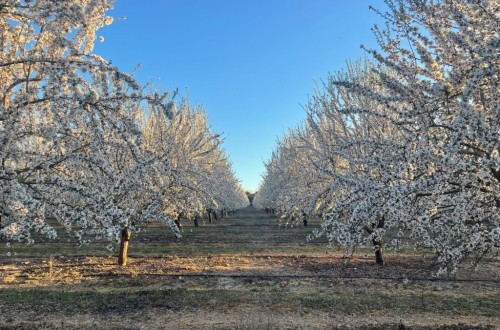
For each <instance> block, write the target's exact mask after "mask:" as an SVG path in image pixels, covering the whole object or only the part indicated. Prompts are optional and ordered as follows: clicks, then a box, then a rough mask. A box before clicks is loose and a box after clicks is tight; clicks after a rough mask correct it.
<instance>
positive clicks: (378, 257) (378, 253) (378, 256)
mask: <svg viewBox="0 0 500 330" xmlns="http://www.w3.org/2000/svg"><path fill="white" fill-rule="evenodd" d="M384 226H385V217H384V216H381V217H380V218H379V219H378V221H376V222H373V223H372V224H371V225H370V226H369V225H367V226H365V230H366V231H367V232H368V233H369V234H372V233H373V232H374V231H375V229H376V228H384ZM372 244H373V248H374V249H375V263H376V264H377V265H384V257H383V255H382V252H383V251H382V238H381V237H375V238H373V239H372Z"/></svg>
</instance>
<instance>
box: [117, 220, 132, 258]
mask: <svg viewBox="0 0 500 330" xmlns="http://www.w3.org/2000/svg"><path fill="white" fill-rule="evenodd" d="M130 236H132V232H131V231H130V229H129V228H128V227H125V228H123V229H122V240H121V243H120V255H119V256H118V265H120V266H126V265H127V250H128V241H130Z"/></svg>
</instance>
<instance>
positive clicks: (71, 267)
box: [0, 208, 500, 329]
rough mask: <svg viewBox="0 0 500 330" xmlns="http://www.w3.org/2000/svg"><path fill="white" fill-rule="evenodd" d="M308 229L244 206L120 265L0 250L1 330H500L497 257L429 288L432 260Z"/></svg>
mask: <svg viewBox="0 0 500 330" xmlns="http://www.w3.org/2000/svg"><path fill="white" fill-rule="evenodd" d="M313 225H314V223H313ZM310 230H311V228H288V229H285V228H283V227H282V226H279V225H278V224H277V222H276V219H274V218H273V217H272V216H271V215H268V214H266V213H264V212H261V211H257V210H255V209H253V208H247V209H244V210H240V211H239V212H238V213H236V214H234V215H232V216H230V217H226V218H224V219H220V220H219V221H217V222H216V223H213V224H205V226H202V227H200V228H194V227H191V226H190V224H189V223H186V224H185V226H184V231H185V235H184V236H185V238H184V239H183V240H181V241H177V240H175V239H174V238H172V237H171V236H169V234H168V233H167V232H165V231H163V230H162V229H161V228H160V227H155V226H151V228H149V229H148V230H144V231H143V232H141V233H140V234H138V235H136V236H135V237H133V238H135V239H136V241H132V242H131V248H130V256H131V257H130V258H129V261H128V265H127V266H126V267H120V266H117V265H116V257H115V256H106V255H105V254H106V253H105V252H103V253H94V252H95V251H98V250H97V248H96V247H94V248H89V249H88V250H87V252H86V250H85V249H84V250H77V252H76V253H74V252H71V253H65V252H68V251H73V250H72V249H70V248H68V249H65V248H64V247H65V245H64V244H62V243H61V242H53V243H50V242H48V243H47V244H49V245H50V244H54V246H55V245H56V244H60V245H57V248H58V249H60V250H59V253H57V254H55V253H54V250H55V249H52V245H51V246H49V247H46V246H44V245H43V244H40V247H36V245H35V246H33V247H32V248H31V249H30V250H26V249H25V248H22V247H19V250H16V246H14V247H12V248H10V249H9V250H8V251H7V250H6V249H3V250H0V274H1V277H0V329H497V328H499V325H500V313H498V311H500V261H499V260H498V259H497V258H490V259H487V260H485V261H484V262H483V263H482V264H480V266H479V267H478V268H476V269H475V270H471V269H470V268H469V267H464V269H462V270H460V271H459V272H458V273H456V274H453V275H452V276H448V277H440V278H436V277H434V276H433V272H434V271H435V265H434V264H433V260H432V258H431V257H429V256H428V255H425V254H420V255H417V254H408V253H406V254H396V253H391V254H387V255H386V262H387V265H385V266H383V267H380V266H376V265H375V264H374V262H373V258H372V255H371V254H368V253H366V252H362V251H361V252H360V253H357V254H353V256H352V257H351V258H343V257H342V254H341V253H339V251H338V250H336V249H335V248H333V249H331V248H330V249H329V248H327V247H326V244H325V242H316V243H313V244H306V243H305V240H304V238H305V235H307V233H308V232H310ZM134 244H135V245H134ZM164 245H166V246H168V249H169V250H168V251H170V253H169V252H166V253H165V252H158V251H159V250H158V248H157V247H158V246H164ZM37 249H39V250H37ZM16 251H17V252H16ZM47 251H50V253H49V254H48V255H47V253H46V252H47ZM7 254H10V256H8V257H6V255H7Z"/></svg>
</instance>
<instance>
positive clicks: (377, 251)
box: [372, 238, 384, 265]
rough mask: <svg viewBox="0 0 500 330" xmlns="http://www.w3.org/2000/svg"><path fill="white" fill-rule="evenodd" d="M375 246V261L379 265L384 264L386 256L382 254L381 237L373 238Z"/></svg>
mask: <svg viewBox="0 0 500 330" xmlns="http://www.w3.org/2000/svg"><path fill="white" fill-rule="evenodd" d="M372 243H373V247H374V248H375V263H376V264H377V265H384V258H383V256H382V246H381V244H380V243H381V242H380V239H375V238H374V239H373V240H372Z"/></svg>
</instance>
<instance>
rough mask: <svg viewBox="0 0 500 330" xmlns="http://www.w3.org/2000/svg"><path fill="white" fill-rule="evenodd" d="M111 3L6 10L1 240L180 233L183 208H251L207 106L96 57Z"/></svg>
mask: <svg viewBox="0 0 500 330" xmlns="http://www.w3.org/2000/svg"><path fill="white" fill-rule="evenodd" d="M111 2H112V1H110V0H73V1H51V0H30V1H28V0H5V1H1V2H0V145H1V148H0V239H4V240H18V241H25V242H28V243H31V242H33V239H32V233H33V232H38V233H41V234H43V235H46V236H48V237H50V238H54V237H55V236H56V235H57V232H56V230H55V229H54V224H55V223H58V224H59V225H62V226H63V227H64V228H65V229H66V230H67V231H68V232H70V233H72V234H74V236H75V237H76V238H77V239H78V240H79V241H83V240H85V239H87V238H88V237H98V238H105V239H109V240H110V241H111V242H114V241H116V240H118V238H119V235H120V232H121V231H122V229H123V228H125V227H134V226H135V227H137V226H140V225H142V224H144V223H147V222H150V221H160V222H164V223H166V224H167V225H168V226H170V228H172V230H174V231H175V232H176V234H179V232H178V228H177V226H176V225H175V224H174V222H173V221H172V219H173V218H175V217H177V216H178V215H179V214H180V213H181V212H184V214H186V215H193V214H194V213H196V212H202V211H203V210H204V209H205V208H213V209H222V208H227V209H235V208H239V207H242V206H244V205H246V204H247V203H248V200H247V198H246V196H245V194H244V192H243V191H242V189H241V188H240V186H239V183H238V181H237V180H236V179H235V176H234V174H233V172H232V170H231V164H230V162H229V161H228V159H227V157H226V156H225V155H224V153H223V151H222V149H221V143H222V140H221V138H220V137H219V136H218V135H216V134H214V133H212V132H211V131H210V129H209V126H208V123H207V117H206V115H205V114H204V112H203V111H202V110H201V109H197V108H194V107H192V106H191V105H190V104H189V103H188V100H187V99H182V100H180V101H176V97H175V96H176V95H175V93H174V94H173V93H169V92H148V88H147V87H143V86H141V85H139V84H138V83H137V82H136V81H135V80H134V78H133V77H131V76H130V75H128V74H124V73H122V72H120V71H119V70H118V68H116V67H113V66H112V65H111V64H110V63H109V62H108V61H106V60H104V59H103V58H101V57H99V56H97V55H95V54H93V53H92V49H93V45H94V42H95V40H96V39H97V34H96V33H97V31H98V30H99V29H100V28H101V27H103V26H104V25H107V24H111V23H112V21H113V19H112V18H111V17H109V16H107V15H106V12H107V11H108V10H109V9H111ZM48 218H52V219H53V220H50V219H49V220H50V221H47V219H48Z"/></svg>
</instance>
